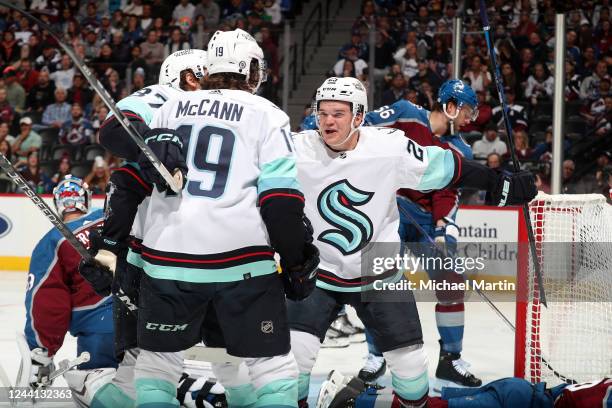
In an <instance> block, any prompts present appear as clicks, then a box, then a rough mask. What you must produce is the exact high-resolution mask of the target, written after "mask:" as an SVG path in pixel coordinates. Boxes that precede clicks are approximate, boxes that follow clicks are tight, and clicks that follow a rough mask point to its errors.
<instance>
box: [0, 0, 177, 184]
mask: <svg viewBox="0 0 612 408" xmlns="http://www.w3.org/2000/svg"><path fill="white" fill-rule="evenodd" d="M0 6H3V7H7V8H9V9H11V10H15V11H18V12H19V13H21V14H22V15H23V16H24V17H26V18H27V19H28V20H31V21H33V22H34V23H36V24H37V25H39V26H40V27H41V28H42V29H43V30H45V31H47V32H48V33H49V35H50V36H51V37H53V39H55V41H57V43H58V44H59V45H60V47H62V49H63V50H64V51H65V52H66V54H68V56H69V57H70V58H71V59H72V62H73V63H74V65H75V66H76V67H77V68H78V69H79V71H81V72H82V73H83V77H84V78H85V79H86V80H87V82H89V84H90V85H91V87H92V88H93V89H94V91H96V92H97V93H98V95H99V96H100V98H101V99H102V101H103V102H104V104H105V105H106V106H107V107H108V109H109V110H110V111H111V112H112V113H113V115H115V117H116V118H117V120H118V121H119V123H120V124H121V126H123V128H124V129H125V130H126V132H127V133H128V135H130V137H131V138H132V140H133V141H134V143H136V144H137V145H138V147H139V148H140V150H141V151H142V153H143V154H144V155H145V156H146V157H147V159H149V161H150V162H151V163H152V164H153V167H155V169H156V170H157V171H158V172H159V174H160V175H161V176H162V177H163V178H164V180H165V181H166V183H168V185H169V186H170V188H171V189H172V191H174V192H175V193H179V192H180V191H181V190H182V187H183V180H182V173H181V172H180V171H179V172H177V173H176V176H172V175H171V174H170V172H169V171H168V169H166V167H164V165H163V164H162V162H161V161H159V159H158V158H157V156H155V153H153V151H152V150H151V148H150V147H149V146H147V144H146V143H145V142H144V141H143V139H142V137H140V135H139V133H138V131H137V130H136V129H135V128H134V127H133V126H132V124H131V123H130V121H129V120H128V119H127V118H126V117H125V115H124V114H123V112H121V110H119V109H118V108H117V106H116V105H115V103H114V102H113V99H112V98H111V96H110V95H109V94H108V92H107V91H106V89H104V87H103V86H102V84H100V82H99V81H98V80H97V79H96V78H95V77H94V75H93V74H92V72H91V71H90V70H89V68H88V67H87V66H86V65H85V64H84V63H82V62H81V61H80V60H79V57H77V55H76V54H75V53H74V51H73V50H72V49H71V48H70V47H69V46H67V45H66V44H65V43H64V42H63V41H62V39H61V38H60V37H59V36H58V35H57V34H55V33H54V32H53V29H52V28H51V27H50V26H49V25H48V24H47V23H45V22H44V21H42V20H40V19H39V18H37V17H34V16H33V15H32V14H30V13H28V12H27V11H25V10H23V9H21V8H19V7H17V6H15V5H13V4H10V3H8V2H6V1H4V0H0Z"/></svg>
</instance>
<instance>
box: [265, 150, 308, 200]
mask: <svg viewBox="0 0 612 408" xmlns="http://www.w3.org/2000/svg"><path fill="white" fill-rule="evenodd" d="M272 188H292V189H295V190H299V189H300V185H299V183H298V181H297V166H296V165H295V159H294V158H293V157H280V158H278V159H276V160H272V161H271V162H269V163H265V164H264V165H262V166H261V173H260V174H259V179H258V180H257V193H258V194H261V193H262V192H263V191H266V190H270V189H272Z"/></svg>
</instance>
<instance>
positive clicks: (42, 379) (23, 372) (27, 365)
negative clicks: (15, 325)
mask: <svg viewBox="0 0 612 408" xmlns="http://www.w3.org/2000/svg"><path fill="white" fill-rule="evenodd" d="M17 348H18V349H19V354H20V355H21V363H20V364H19V371H18V372H17V381H16V382H15V386H16V387H33V388H37V387H39V386H40V385H42V384H45V385H51V383H47V380H48V378H49V374H51V372H53V371H54V370H55V365H54V364H53V357H51V356H49V355H48V353H47V351H46V350H43V349H42V348H35V349H34V350H30V346H28V341H27V340H26V338H25V335H24V334H23V333H17ZM51 382H52V381H51Z"/></svg>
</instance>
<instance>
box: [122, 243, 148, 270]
mask: <svg viewBox="0 0 612 408" xmlns="http://www.w3.org/2000/svg"><path fill="white" fill-rule="evenodd" d="M126 259H127V261H128V263H130V264H132V265H134V266H135V267H137V268H140V269H143V268H144V261H143V260H142V257H141V256H140V254H137V253H136V252H134V251H132V249H131V248H130V249H128V253H127V258H126Z"/></svg>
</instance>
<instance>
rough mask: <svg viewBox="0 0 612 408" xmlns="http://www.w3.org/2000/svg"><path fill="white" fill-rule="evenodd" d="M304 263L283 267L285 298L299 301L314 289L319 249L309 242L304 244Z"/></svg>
mask: <svg viewBox="0 0 612 408" xmlns="http://www.w3.org/2000/svg"><path fill="white" fill-rule="evenodd" d="M304 258H305V260H304V263H303V264H302V265H297V266H291V267H286V266H283V265H282V259H281V267H282V268H283V273H282V274H281V275H282V278H283V284H284V286H285V295H286V296H287V299H290V300H294V301H299V300H303V299H306V298H307V297H308V296H309V295H310V294H311V293H312V291H313V290H314V289H315V286H316V283H317V271H318V269H317V268H318V266H319V250H318V249H317V247H316V246H314V245H312V244H311V243H306V244H305V246H304Z"/></svg>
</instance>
